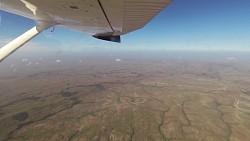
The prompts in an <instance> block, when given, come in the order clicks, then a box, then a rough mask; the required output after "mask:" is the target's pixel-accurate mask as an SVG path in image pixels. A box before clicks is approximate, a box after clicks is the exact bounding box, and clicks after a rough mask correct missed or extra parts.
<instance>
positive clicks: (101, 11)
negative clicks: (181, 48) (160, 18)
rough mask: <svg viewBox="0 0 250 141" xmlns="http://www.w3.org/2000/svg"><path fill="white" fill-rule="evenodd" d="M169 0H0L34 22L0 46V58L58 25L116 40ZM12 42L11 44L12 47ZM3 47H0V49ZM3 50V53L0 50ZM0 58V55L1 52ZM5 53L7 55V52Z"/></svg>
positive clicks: (161, 7)
mask: <svg viewBox="0 0 250 141" xmlns="http://www.w3.org/2000/svg"><path fill="white" fill-rule="evenodd" d="M171 1H172V0H0V4H1V5H0V9H1V10H4V11H8V12H11V13H14V14H17V15H21V16H24V17H27V18H30V19H33V20H35V21H36V22H37V26H36V27H34V28H33V29H31V30H29V31H27V32H26V33H24V34H23V35H21V36H20V37H18V38H20V39H18V38H17V39H18V40H16V41H15V40H14V43H12V44H11V43H9V44H10V46H11V47H12V48H11V47H9V46H7V45H8V44H7V45H6V46H7V49H5V50H3V49H4V48H6V46H5V47H2V48H1V50H0V61H1V60H2V59H3V58H5V57H6V52H7V54H10V53H12V52H14V51H15V50H16V49H18V48H19V47H20V46H22V45H23V44H24V43H26V42H27V41H29V40H30V39H32V38H33V37H34V36H36V35H37V34H39V33H40V32H42V31H43V30H45V29H47V28H49V27H52V26H56V25H60V26H63V27H66V28H70V29H74V30H78V31H81V32H83V33H87V34H89V35H91V36H93V37H95V38H98V39H102V40H107V41H114V42H120V35H124V34H126V33H129V32H131V31H134V30H137V29H140V28H142V27H143V26H145V25H146V24H147V23H148V22H149V21H150V20H151V19H153V17H155V16H156V15H157V14H158V13H159V12H160V11H161V10H162V9H164V8H165V7H166V6H167V5H168V4H170V3H171ZM13 46H14V47H13ZM2 50H3V51H2ZM3 52H5V53H3ZM3 55H4V57H2V58H1V56H3ZM7 56H8V55H7Z"/></svg>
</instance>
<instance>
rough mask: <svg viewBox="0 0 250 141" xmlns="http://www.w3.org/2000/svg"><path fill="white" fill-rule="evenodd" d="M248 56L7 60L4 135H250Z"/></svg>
mask: <svg viewBox="0 0 250 141" xmlns="http://www.w3.org/2000/svg"><path fill="white" fill-rule="evenodd" d="M249 62H250V61H249V60H248V61H247V60H240V59H239V60H236V59H232V58H228V59H226V58H224V59H222V60H219V59H218V60H216V59H211V60H209V59H197V58H183V57H176V58H173V57H172V58H171V57H170V58H164V57H163V58H160V57H159V58H154V59H148V58H147V57H144V58H143V57H141V58H133V59H129V58H127V59H126V58H125V59H122V60H121V61H115V58H112V57H109V58H108V57H107V58H105V57H104V58H101V57H100V58H82V60H81V61H79V60H78V61H76V59H75V60H74V59H70V60H68V61H64V60H63V61H62V62H59V61H58V62H57V63H55V61H54V63H48V60H47V61H45V60H44V61H43V63H42V62H41V63H40V64H39V65H38V64H35V63H34V62H33V63H32V64H30V65H27V64H28V63H29V62H26V61H23V62H22V61H19V62H17V63H16V64H14V65H11V63H9V62H7V63H5V64H3V65H2V66H1V67H2V70H1V71H0V140H44V141H45V140H46V141H47V140H52V141H57V140H58V141H59V140H60V141H71V140H72V141H78V140H79V141H108V140H109V141H184V140H185V141H249V140H250V63H249ZM24 63H26V64H24ZM10 65H11V66H10ZM3 67H4V69H3ZM15 67H16V68H18V69H13V68H15ZM13 70H14V71H13Z"/></svg>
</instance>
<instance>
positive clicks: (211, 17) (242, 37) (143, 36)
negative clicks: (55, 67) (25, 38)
mask: <svg viewBox="0 0 250 141" xmlns="http://www.w3.org/2000/svg"><path fill="white" fill-rule="evenodd" d="M249 7H250V1H249V0H174V1H173V3H172V4H170V5H169V6H168V7H167V8H166V9H164V10H163V11H162V12H161V13H160V14H159V15H158V16H157V17H155V18H154V19H153V20H152V21H151V22H150V23H149V24H147V25H146V26H145V27H144V28H143V29H140V30H138V31H135V32H132V33H129V34H127V35H125V36H123V37H122V43H121V44H117V43H110V42H105V41H101V40H97V39H94V38H92V37H90V36H88V35H85V34H83V33H79V32H74V31H72V30H69V29H65V28H62V27H56V28H55V31H54V32H50V30H51V29H49V30H47V31H44V32H43V33H42V34H40V35H38V36H37V37H36V38H34V39H33V40H32V41H31V42H30V43H29V44H28V45H25V46H39V47H43V48H44V49H45V50H50V49H57V50H71V51H79V50H86V49H92V48H95V49H101V48H102V49H106V48H111V49H112V48H115V49H118V50H124V49H130V50H136V49H148V50H150V49H151V50H158V49H160V50H162V49H188V50H189V49H191V50H192V49H201V50H202V49H206V50H207V49H211V50H215V49H216V50H217V49H218V50H250V16H249V15H250V8H249ZM0 14H1V23H0V45H3V44H5V43H6V42H7V41H9V40H10V39H13V38H15V37H17V36H18V35H20V34H22V33H23V32H25V31H26V30H28V29H30V28H31V27H33V26H34V25H35V22H34V21H32V20H29V19H26V18H23V17H20V16H16V15H13V14H9V13H6V12H3V11H1V13H0ZM117 47H119V48H117Z"/></svg>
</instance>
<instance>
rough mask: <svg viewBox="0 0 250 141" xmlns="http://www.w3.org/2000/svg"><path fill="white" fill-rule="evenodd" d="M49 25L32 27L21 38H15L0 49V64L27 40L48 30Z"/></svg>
mask: <svg viewBox="0 0 250 141" xmlns="http://www.w3.org/2000/svg"><path fill="white" fill-rule="evenodd" d="M50 26H51V24H49V23H38V25H37V26H35V27H33V28H32V29H30V30H29V31H27V32H25V33H24V34H22V35H21V36H19V37H17V38H16V39H14V40H13V41H11V42H10V43H8V44H7V45H5V46H3V47H2V48H0V62H2V61H3V60H4V59H5V58H7V57H8V56H9V55H10V54H12V53H13V52H15V51H16V50H17V49H18V48H20V47H21V46H22V45H24V44H25V43H27V42H28V41H29V40H31V39H32V38H34V37H35V36H36V35H38V34H39V33H41V32H42V31H43V30H45V29H47V28H49V27H50Z"/></svg>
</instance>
